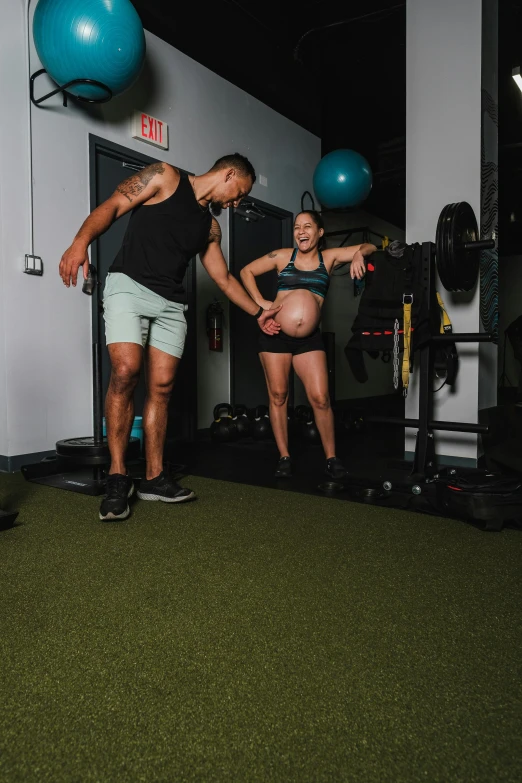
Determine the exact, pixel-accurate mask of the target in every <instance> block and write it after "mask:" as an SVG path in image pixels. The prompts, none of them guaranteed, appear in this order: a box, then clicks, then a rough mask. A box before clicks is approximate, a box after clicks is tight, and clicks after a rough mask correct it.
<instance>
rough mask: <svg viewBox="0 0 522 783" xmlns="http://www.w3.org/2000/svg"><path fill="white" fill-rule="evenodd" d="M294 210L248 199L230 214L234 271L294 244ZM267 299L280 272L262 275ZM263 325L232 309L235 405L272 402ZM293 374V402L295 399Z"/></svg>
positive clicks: (272, 294) (236, 274) (271, 297)
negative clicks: (261, 348)
mask: <svg viewBox="0 0 522 783" xmlns="http://www.w3.org/2000/svg"><path fill="white" fill-rule="evenodd" d="M293 217H294V216H293V213H292V212H288V211H287V210H286V209H280V208H279V207H274V206H272V205H271V204H266V203H265V202H264V201H261V200H259V199H254V198H251V197H250V196H249V197H248V199H245V200H243V201H242V202H241V204H240V206H239V208H238V209H234V210H233V211H232V212H231V215H230V271H231V272H232V274H233V275H234V277H236V278H239V273H240V272H241V270H242V269H243V267H244V266H246V265H247V264H249V263H250V262H251V261H254V260H255V259H256V258H260V256H263V255H265V254H266V253H270V251H272V250H276V249H277V248H282V247H292V245H293V230H292V229H293ZM256 282H257V285H258V288H259V290H260V291H261V293H262V295H263V297H264V298H266V299H268V300H270V301H273V300H274V299H275V296H276V291H277V272H276V271H275V270H274V271H273V272H269V273H268V274H266V275H263V276H262V277H258V278H257V280H256ZM258 336H259V327H258V325H257V323H256V321H255V319H254V318H252V316H250V315H248V314H247V313H245V312H244V311H243V310H240V308H239V307H232V308H231V309H230V391H231V399H232V401H233V402H234V403H235V404H241V405H246V407H247V408H255V407H257V406H258V405H268V393H267V390H266V381H265V376H264V373H263V368H262V367H261V362H260V361H259V357H258V355H257V338H258ZM292 397H293V374H292V376H291V383H290V402H293V400H292Z"/></svg>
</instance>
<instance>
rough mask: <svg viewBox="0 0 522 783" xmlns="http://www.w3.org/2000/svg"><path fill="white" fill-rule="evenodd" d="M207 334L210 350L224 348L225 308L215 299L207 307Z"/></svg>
mask: <svg viewBox="0 0 522 783" xmlns="http://www.w3.org/2000/svg"><path fill="white" fill-rule="evenodd" d="M207 334H208V347H209V350H210V351H222V350H223V308H222V307H221V305H220V304H219V302H218V301H217V299H214V301H213V302H212V304H209V306H208V307H207Z"/></svg>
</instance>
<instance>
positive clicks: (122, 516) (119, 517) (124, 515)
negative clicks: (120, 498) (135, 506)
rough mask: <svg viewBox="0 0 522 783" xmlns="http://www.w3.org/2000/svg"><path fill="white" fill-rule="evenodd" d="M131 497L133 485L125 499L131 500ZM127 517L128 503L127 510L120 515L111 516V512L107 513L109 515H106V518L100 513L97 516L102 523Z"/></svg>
mask: <svg viewBox="0 0 522 783" xmlns="http://www.w3.org/2000/svg"><path fill="white" fill-rule="evenodd" d="M133 495H134V484H133V485H132V487H131V488H130V490H129V494H128V495H127V498H131V497H132V496H133ZM129 515H130V507H129V504H128V503H127V508H126V509H125V511H122V512H121V514H113V513H112V511H109V513H108V514H106V516H103V515H102V514H101V513H100V514H98V516H99V517H100V519H101V520H102V522H105V521H106V520H108V519H127V517H128V516H129Z"/></svg>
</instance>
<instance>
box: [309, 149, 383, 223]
mask: <svg viewBox="0 0 522 783" xmlns="http://www.w3.org/2000/svg"><path fill="white" fill-rule="evenodd" d="M313 183H314V192H315V195H316V196H317V198H318V200H319V201H320V202H321V204H322V205H323V207H327V208H329V209H342V208H346V207H356V206H358V205H359V204H362V202H363V201H365V200H366V199H367V198H368V196H369V195H370V191H371V189H372V170H371V168H370V164H369V163H368V161H367V160H366V158H364V157H363V156H362V155H360V154H359V153H358V152H356V151H355V150H335V151H334V152H329V153H328V155H325V156H324V158H321V160H320V161H319V163H318V164H317V166H316V168H315V171H314V180H313Z"/></svg>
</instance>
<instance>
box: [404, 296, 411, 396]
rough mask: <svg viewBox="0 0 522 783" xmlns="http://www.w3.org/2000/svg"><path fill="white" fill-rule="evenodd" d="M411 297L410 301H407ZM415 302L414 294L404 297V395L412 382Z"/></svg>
mask: <svg viewBox="0 0 522 783" xmlns="http://www.w3.org/2000/svg"><path fill="white" fill-rule="evenodd" d="M407 299H409V300H410V301H409V302H408V301H406V300H407ZM412 304H413V295H412V294H404V296H403V297H402V308H403V314H404V353H403V354H402V385H403V387H404V396H406V395H407V394H408V386H409V383H410V354H411V306H412Z"/></svg>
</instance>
